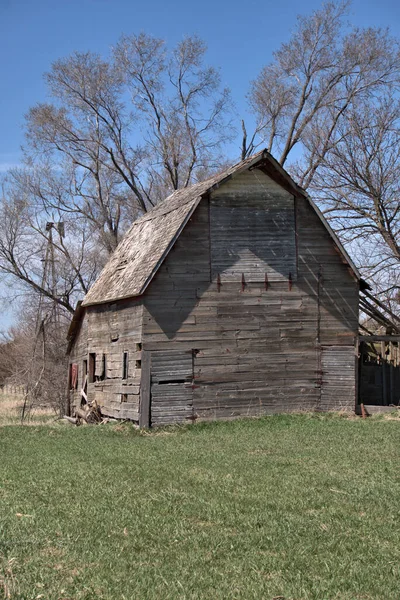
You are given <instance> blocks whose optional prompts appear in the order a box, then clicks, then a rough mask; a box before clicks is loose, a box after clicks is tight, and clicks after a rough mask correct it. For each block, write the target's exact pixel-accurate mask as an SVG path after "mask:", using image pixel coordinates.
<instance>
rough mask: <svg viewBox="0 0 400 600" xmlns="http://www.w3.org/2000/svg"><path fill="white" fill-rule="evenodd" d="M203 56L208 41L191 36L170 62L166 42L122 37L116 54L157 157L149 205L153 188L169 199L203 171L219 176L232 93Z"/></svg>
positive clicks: (150, 171)
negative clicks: (219, 161) (222, 86)
mask: <svg viewBox="0 0 400 600" xmlns="http://www.w3.org/2000/svg"><path fill="white" fill-rule="evenodd" d="M205 52H206V46H205V44H204V42H203V41H202V40H200V39H199V38H198V37H197V36H191V37H186V38H185V39H184V40H183V41H182V42H181V43H179V44H178V45H177V47H176V48H175V49H174V50H173V51H172V54H171V56H170V57H168V56H167V54H166V50H165V47H164V42H163V41H162V40H160V39H157V38H153V37H151V36H148V35H145V34H143V33H142V34H140V35H132V36H124V37H122V38H121V40H120V42H119V43H118V45H117V46H116V48H115V50H114V57H115V61H116V65H118V66H119V68H120V72H122V73H123V74H124V78H125V81H126V83H127V85H128V87H129V90H130V92H131V98H132V103H133V105H134V107H135V109H136V114H138V115H141V116H142V117H143V124H144V131H143V133H144V138H143V140H144V142H145V144H146V147H147V149H148V153H149V156H150V158H151V157H153V160H150V163H149V167H148V170H147V178H148V189H147V198H148V199H149V200H150V199H151V197H152V194H153V193H154V188H156V189H158V188H160V187H161V189H163V194H165V192H166V191H170V192H171V191H174V190H177V189H179V188H182V187H187V186H188V185H190V184H191V183H193V182H194V181H196V180H197V178H198V174H199V173H202V174H203V173H204V171H205V170H208V171H210V170H211V171H215V169H216V168H217V167H218V166H219V163H218V160H219V158H220V156H219V151H220V149H221V147H222V145H223V144H224V143H226V142H227V141H229V139H230V137H231V136H232V133H233V130H232V128H231V127H230V123H229V120H227V118H226V117H227V114H228V113H229V110H230V94H229V90H227V89H222V90H221V91H220V84H221V81H220V75H219V73H218V71H217V70H216V69H215V68H214V67H206V66H204V56H205ZM156 197H157V194H156Z"/></svg>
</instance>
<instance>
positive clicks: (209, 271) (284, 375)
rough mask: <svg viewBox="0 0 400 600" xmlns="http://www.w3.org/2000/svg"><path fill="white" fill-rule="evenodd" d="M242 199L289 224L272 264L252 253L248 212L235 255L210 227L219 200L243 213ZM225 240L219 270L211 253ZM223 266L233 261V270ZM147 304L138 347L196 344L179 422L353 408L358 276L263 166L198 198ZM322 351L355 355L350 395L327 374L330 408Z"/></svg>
mask: <svg viewBox="0 0 400 600" xmlns="http://www.w3.org/2000/svg"><path fill="white" fill-rule="evenodd" d="M251 182H253V184H252V183H251ZM260 182H261V183H260ZM252 185H253V186H254V194H253V193H252V190H251V186H252ZM224 187H225V188H226V190H227V193H226V194H225V193H224V194H222V190H223V189H224ZM229 190H230V191H229ZM228 191H229V193H228ZM275 193H276V195H277V196H278V197H279V199H280V200H279V201H275V200H274V197H275V196H274V195H275ZM241 196H242V201H243V205H245V204H246V201H247V202H249V204H250V206H249V207H248V210H249V211H251V210H252V209H254V208H255V207H256V209H257V211H258V214H260V212H261V211H262V207H263V206H265V207H266V208H265V210H266V214H267V215H268V218H269V216H270V214H271V213H270V212H268V211H270V210H271V206H273V207H274V209H273V210H274V211H276V214H275V219H276V220H277V222H282V223H285V225H284V226H285V227H289V226H291V227H292V231H291V232H290V233H285V234H282V238H281V245H277V246H276V247H275V250H274V252H275V253H276V254H277V256H276V258H275V259H274V260H275V262H274V264H273V268H272V270H271V268H269V269H268V268H267V266H266V265H265V264H264V262H263V260H264V259H263V260H260V259H259V257H258V258H257V259H255V261H254V263H252V262H251V260H249V257H250V254H249V252H247V249H246V243H245V240H246V239H248V240H249V245H250V243H251V244H253V243H254V240H252V238H251V231H252V228H253V226H254V222H253V220H252V219H248V220H245V219H242V222H241V223H240V228H239V229H237V232H238V233H240V244H241V248H240V252H238V251H237V249H236V250H235V249H232V248H233V244H234V240H231V239H229V236H228V239H227V238H226V233H227V230H224V231H223V230H221V229H220V228H219V227H215V225H213V224H212V223H210V220H209V218H210V215H211V217H212V216H213V214H216V213H215V210H217V212H218V206H219V202H220V205H221V206H224V207H226V206H229V203H230V202H232V205H233V206H234V207H236V208H238V206H239V203H240V199H241ZM257 198H258V199H257ZM279 202H282V204H283V207H282V211H283V216H282V219H281V220H280V217H279V215H278V213H279ZM291 205H292V206H293V215H292V216H290V215H289V214H288V213H289V210H290V206H291ZM222 212H223V211H222ZM235 218H236V217H235ZM266 218H267V217H266ZM290 224H291V225H290ZM282 226H283V225H282ZM246 228H247V229H246ZM273 230H274V231H275V232H277V230H278V228H277V227H275V226H274V227H273ZM260 235H261V236H262V237H261V247H262V248H263V252H269V251H270V250H271V249H272V248H273V247H274V246H273V244H274V242H272V241H271V245H270V246H268V244H267V241H268V239H267V236H265V235H264V233H261V231H260ZM293 239H294V241H295V248H297V255H296V253H295V255H294V256H293ZM224 244H225V250H224V252H225V254H224V258H223V261H222V262H221V263H220V266H221V271H222V272H221V273H218V272H217V270H216V265H217V264H218V260H219V259H218V256H219V254H218V253H219V251H220V250H218V252H217V250H216V249H217V248H220V249H221V247H223V245H224ZM253 248H254V246H253ZM230 252H231V258H229V253H230ZM264 258H265V259H266V258H267V256H266V254H265V255H264ZM268 260H271V261H272V258H271V259H268ZM226 261H228V262H229V261H230V262H231V264H229V265H228V264H227V262H226ZM238 263H241V264H240V267H239V268H238V267H237V264H238ZM253 265H256V266H255V267H254V266H253ZM289 266H290V269H292V271H293V272H292V271H290V273H291V281H290V280H289V272H288V271H289ZM222 267H224V268H225V267H229V273H228V272H227V271H225V272H223V268H222ZM264 268H265V272H264V276H263V274H262V273H263V269H264ZM265 273H267V276H266V277H265ZM242 274H243V276H242ZM285 275H286V276H285ZM143 301H144V313H143V348H145V349H146V350H148V351H151V352H153V353H154V352H159V351H162V352H163V353H168V352H171V351H191V350H193V351H194V364H193V368H194V386H193V388H194V389H193V396H192V397H193V404H192V415H190V414H189V409H188V410H187V415H186V416H185V419H189V418H197V419H200V420H202V419H218V418H234V417H236V416H241V415H242V416H245V415H262V414H267V413H272V412H282V411H290V410H297V411H298V410H310V409H311V410H312V409H314V410H320V409H324V410H328V409H329V408H330V407H331V408H332V409H333V408H337V406H338V400H339V403H340V406H346V407H347V408H350V407H351V408H354V404H355V398H354V386H355V383H354V382H355V368H354V343H355V339H356V337H357V331H358V282H357V280H356V278H355V276H354V273H353V272H352V271H351V270H350V269H349V267H348V265H347V264H346V263H345V261H344V259H343V256H342V255H341V254H340V252H338V251H337V249H336V248H335V246H334V244H333V242H332V239H331V237H330V235H329V233H328V231H327V230H326V229H325V227H324V226H323V225H322V223H321V220H320V218H319V217H318V216H317V215H316V214H315V211H314V210H313V208H312V207H311V206H310V204H309V202H308V201H307V200H306V198H304V197H297V198H295V199H294V200H293V199H291V198H289V195H288V192H285V191H283V190H280V191H279V193H278V190H276V189H274V185H273V184H272V183H271V181H270V179H269V178H268V177H267V176H266V175H265V174H264V173H262V172H261V171H257V172H256V173H253V174H252V173H245V174H238V175H237V176H236V177H234V178H232V179H231V180H230V182H226V183H224V184H223V186H221V187H220V188H219V189H217V190H215V191H214V192H213V193H212V194H211V199H210V201H208V200H207V199H203V200H202V201H201V203H200V205H199V206H198V207H197V209H196V211H195V213H194V214H193V215H192V217H191V219H190V221H189V223H188V225H187V226H186V228H185V229H184V230H183V232H182V234H181V235H180V237H179V238H178V240H177V241H176V243H175V245H174V247H173V248H172V250H171V252H170V254H169V255H168V257H167V258H166V260H165V261H164V263H163V265H162V266H161V267H160V269H159V271H158V273H157V275H156V276H155V278H154V279H153V281H152V284H151V286H150V287H149V288H148V289H147V290H146V292H145V294H144V296H143ZM321 346H334V347H343V356H346V357H347V359H348V360H349V361H351V362H350V364H351V368H349V369H348V368H347V366H346V372H347V370H348V371H349V373H350V371H351V373H352V375H351V374H350V375H349V378H348V387H347V388H346V389H345V390H343V386H342V381H341V380H340V378H339V379H337V381H335V380H334V379H332V378H331V379H330V384H329V385H330V386H331V387H330V388H329V389H330V394H331V396H330V397H331V398H333V397H334V394H335V391H336V393H337V396H336V398H335V403H334V404H333V403H332V404H330V403H329V400H328V398H327V396H325V399H324V400H322V393H321V387H322V381H323V373H321V371H323V369H322V356H321ZM350 357H351V358H350ZM352 377H353V379H351V378H352ZM335 386H336V387H335ZM340 396H343V402H340ZM157 402H159V400H157ZM172 406H173V405H172V403H171V402H170V403H169V407H172ZM188 406H189V404H188ZM158 408H161V407H160V404H159V405H158ZM157 414H158V417H157V418H158V419H161V418H162V419H163V420H162V422H173V421H175V420H176V419H175V416H174V414H173V411H169V410H167V409H166V410H165V412H164V415H162V412H161V411H160V412H158V413H157Z"/></svg>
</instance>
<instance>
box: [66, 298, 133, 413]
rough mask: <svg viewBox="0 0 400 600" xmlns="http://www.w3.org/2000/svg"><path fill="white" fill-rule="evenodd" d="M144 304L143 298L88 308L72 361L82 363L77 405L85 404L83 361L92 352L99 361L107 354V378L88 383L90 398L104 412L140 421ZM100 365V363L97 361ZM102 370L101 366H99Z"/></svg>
mask: <svg viewBox="0 0 400 600" xmlns="http://www.w3.org/2000/svg"><path fill="white" fill-rule="evenodd" d="M142 320H143V307H142V304H141V301H140V300H128V301H120V302H116V303H112V304H111V303H109V304H102V305H99V306H90V307H88V308H87V309H86V311H85V315H84V319H83V324H82V327H81V331H80V332H79V334H78V337H77V338H76V340H75V343H74V346H73V348H72V352H71V355H70V362H77V363H78V365H79V381H78V390H77V391H76V392H74V394H73V402H74V406H75V407H78V406H80V403H81V393H80V390H81V386H82V363H83V360H85V359H87V357H88V354H89V353H91V354H92V353H95V354H96V359H97V362H98V361H99V360H101V359H102V357H103V356H104V357H105V358H104V361H105V367H106V372H105V378H104V380H102V381H96V382H93V383H88V390H87V396H88V401H93V400H96V402H97V403H98V405H99V406H100V408H101V411H102V413H103V414H104V415H106V416H110V417H114V418H121V419H132V420H135V421H136V420H138V418H139V398H140V383H141V351H140V350H138V344H140V343H141V341H142ZM124 352H127V353H128V373H127V377H126V378H125V379H123V355H124ZM96 364H97V363H96ZM96 370H97V371H98V369H96Z"/></svg>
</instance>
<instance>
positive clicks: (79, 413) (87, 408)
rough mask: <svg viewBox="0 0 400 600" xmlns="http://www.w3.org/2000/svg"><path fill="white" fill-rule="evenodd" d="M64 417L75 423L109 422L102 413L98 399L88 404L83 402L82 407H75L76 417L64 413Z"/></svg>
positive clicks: (95, 423)
mask: <svg viewBox="0 0 400 600" xmlns="http://www.w3.org/2000/svg"><path fill="white" fill-rule="evenodd" d="M64 419H65V420H66V421H68V422H69V423H72V424H73V425H84V424H85V423H87V424H88V425H97V424H99V423H104V422H108V421H109V419H105V418H104V417H103V415H102V414H101V410H100V408H99V405H98V404H97V402H96V401H94V402H90V403H88V404H83V405H82V406H81V407H80V408H77V409H75V417H68V416H67V415H64Z"/></svg>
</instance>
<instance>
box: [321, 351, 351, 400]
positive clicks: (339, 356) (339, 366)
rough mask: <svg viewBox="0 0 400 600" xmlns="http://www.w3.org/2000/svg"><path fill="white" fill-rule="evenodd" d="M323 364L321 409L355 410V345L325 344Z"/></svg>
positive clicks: (322, 353)
mask: <svg viewBox="0 0 400 600" xmlns="http://www.w3.org/2000/svg"><path fill="white" fill-rule="evenodd" d="M321 365H322V386H321V407H320V408H321V410H325V411H329V410H354V409H355V402H354V398H355V392H356V390H355V370H356V354H355V350H354V347H353V346H323V347H322V348H321Z"/></svg>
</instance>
